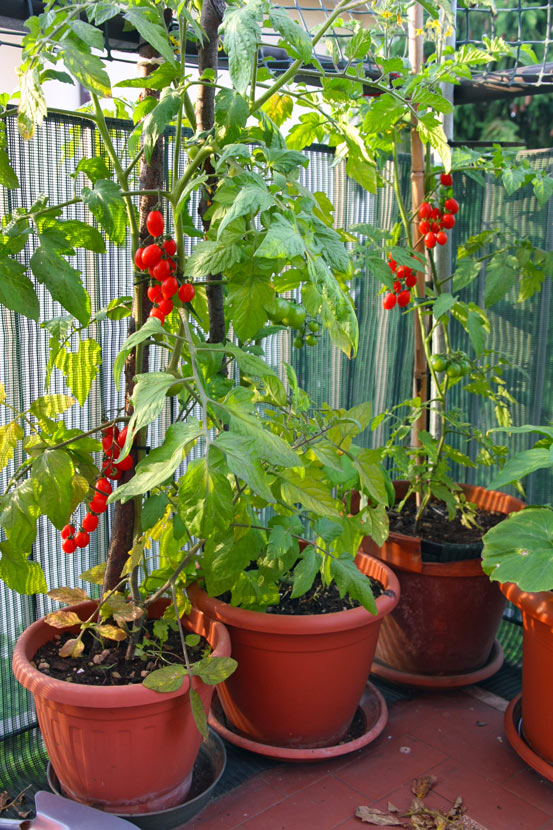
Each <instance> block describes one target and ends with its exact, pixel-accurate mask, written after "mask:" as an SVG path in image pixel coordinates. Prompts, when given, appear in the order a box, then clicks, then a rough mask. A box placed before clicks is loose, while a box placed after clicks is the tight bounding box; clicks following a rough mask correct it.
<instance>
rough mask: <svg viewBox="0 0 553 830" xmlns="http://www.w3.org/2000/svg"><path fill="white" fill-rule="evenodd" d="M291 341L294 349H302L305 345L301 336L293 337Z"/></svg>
mask: <svg viewBox="0 0 553 830" xmlns="http://www.w3.org/2000/svg"><path fill="white" fill-rule="evenodd" d="M292 342H293V345H294V346H295V348H296V349H303V347H304V346H305V341H304V339H303V337H299V336H298V337H294V340H293V341H292Z"/></svg>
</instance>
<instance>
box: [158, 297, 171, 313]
mask: <svg viewBox="0 0 553 830" xmlns="http://www.w3.org/2000/svg"><path fill="white" fill-rule="evenodd" d="M158 309H159V311H161V313H162V314H163V316H164V317H167V315H168V314H171V312H172V311H173V301H172V300H162V301H161V302H160V304H159V305H158Z"/></svg>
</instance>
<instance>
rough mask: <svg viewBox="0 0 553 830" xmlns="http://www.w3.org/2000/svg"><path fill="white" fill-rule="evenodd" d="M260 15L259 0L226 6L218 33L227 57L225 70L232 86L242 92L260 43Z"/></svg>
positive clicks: (260, 4)
mask: <svg viewBox="0 0 553 830" xmlns="http://www.w3.org/2000/svg"><path fill="white" fill-rule="evenodd" d="M262 18H263V3H262V2H261V0H246V3H244V5H241V6H227V7H226V11H225V16H224V18H223V23H222V25H221V27H220V29H219V33H220V34H222V35H223V46H224V49H225V52H226V53H227V55H228V59H229V72H230V77H231V80H232V84H233V86H234V88H235V89H236V90H237V91H238V92H239V93H241V94H244V93H245V92H246V90H247V88H248V86H249V83H250V80H251V74H252V61H253V60H256V59H257V54H256V53H257V48H258V45H259V43H260V42H261V29H260V26H259V23H260V21H261V20H262Z"/></svg>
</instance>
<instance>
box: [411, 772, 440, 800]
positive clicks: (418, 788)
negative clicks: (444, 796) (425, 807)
mask: <svg viewBox="0 0 553 830" xmlns="http://www.w3.org/2000/svg"><path fill="white" fill-rule="evenodd" d="M436 781H437V778H436V776H435V775H421V777H420V778H414V779H413V781H412V783H411V792H412V793H413V795H414V796H416V797H417V798H425V797H426V796H427V795H428V793H429V792H430V790H431V789H432V787H433V786H434V784H435V783H436Z"/></svg>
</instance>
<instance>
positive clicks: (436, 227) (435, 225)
mask: <svg viewBox="0 0 553 830" xmlns="http://www.w3.org/2000/svg"><path fill="white" fill-rule="evenodd" d="M430 230H431V231H432V233H438V231H439V230H440V226H439V224H438V223H437V222H432V224H431V225H430Z"/></svg>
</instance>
